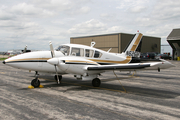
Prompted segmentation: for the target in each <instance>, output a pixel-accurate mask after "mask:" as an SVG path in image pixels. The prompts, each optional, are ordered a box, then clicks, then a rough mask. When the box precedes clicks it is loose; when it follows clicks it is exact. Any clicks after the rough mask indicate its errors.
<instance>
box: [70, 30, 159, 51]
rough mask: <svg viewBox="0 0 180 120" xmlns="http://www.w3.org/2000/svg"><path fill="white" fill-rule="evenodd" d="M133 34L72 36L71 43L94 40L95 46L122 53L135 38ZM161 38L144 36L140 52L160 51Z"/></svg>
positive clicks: (84, 42)
mask: <svg viewBox="0 0 180 120" xmlns="http://www.w3.org/2000/svg"><path fill="white" fill-rule="evenodd" d="M133 37H134V35H133V34H126V33H116V34H106V35H96V36H87V37H86V36H85V37H72V38H70V41H71V43H74V44H83V45H88V46H90V44H91V42H92V41H95V42H96V45H95V46H94V47H96V48H98V49H102V50H105V51H107V50H109V49H110V48H112V50H111V51H110V52H114V53H121V52H123V51H124V49H125V48H126V46H127V45H128V44H129V42H130V41H131V40H132V39H133ZM160 45H161V38H158V37H149V36H143V39H142V43H141V49H140V52H142V53H144V52H157V53H160V49H161V48H160Z"/></svg>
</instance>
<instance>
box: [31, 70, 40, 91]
mask: <svg viewBox="0 0 180 120" xmlns="http://www.w3.org/2000/svg"><path fill="white" fill-rule="evenodd" d="M38 76H39V74H38V72H37V71H36V74H35V79H33V80H32V81H31V85H32V86H33V87H35V88H37V87H39V86H40V81H39V80H38Z"/></svg>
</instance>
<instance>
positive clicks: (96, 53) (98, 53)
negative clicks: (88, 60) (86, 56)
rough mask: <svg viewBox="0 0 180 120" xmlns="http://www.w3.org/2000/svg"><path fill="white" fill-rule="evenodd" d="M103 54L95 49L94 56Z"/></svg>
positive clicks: (98, 56) (97, 56)
mask: <svg viewBox="0 0 180 120" xmlns="http://www.w3.org/2000/svg"><path fill="white" fill-rule="evenodd" d="M101 56H102V53H100V52H99V51H96V50H95V53H94V58H100V57H101Z"/></svg>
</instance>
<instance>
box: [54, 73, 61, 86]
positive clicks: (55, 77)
mask: <svg viewBox="0 0 180 120" xmlns="http://www.w3.org/2000/svg"><path fill="white" fill-rule="evenodd" d="M57 77H58V78H59V83H58V79H57ZM54 79H55V80H56V82H57V84H61V79H62V75H58V76H57V75H55V76H54Z"/></svg>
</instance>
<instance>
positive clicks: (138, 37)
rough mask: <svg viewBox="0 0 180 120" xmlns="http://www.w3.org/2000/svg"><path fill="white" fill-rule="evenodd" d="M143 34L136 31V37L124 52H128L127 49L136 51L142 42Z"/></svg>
mask: <svg viewBox="0 0 180 120" xmlns="http://www.w3.org/2000/svg"><path fill="white" fill-rule="evenodd" d="M142 36H143V34H141V33H136V35H135V36H134V38H133V39H132V41H131V43H130V44H129V46H128V47H127V49H126V50H124V52H125V53H126V52H127V51H136V49H137V47H138V45H139V43H140V42H141V39H142Z"/></svg>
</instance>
